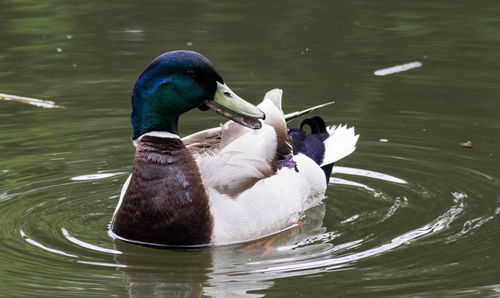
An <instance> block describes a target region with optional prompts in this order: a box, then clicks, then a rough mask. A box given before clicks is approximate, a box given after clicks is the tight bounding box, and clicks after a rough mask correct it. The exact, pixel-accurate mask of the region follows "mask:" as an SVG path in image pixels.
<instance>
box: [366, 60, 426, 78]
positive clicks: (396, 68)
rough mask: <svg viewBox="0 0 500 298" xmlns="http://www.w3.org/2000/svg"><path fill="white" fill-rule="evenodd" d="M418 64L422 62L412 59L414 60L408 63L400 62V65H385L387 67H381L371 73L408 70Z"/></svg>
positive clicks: (388, 73) (379, 73) (378, 74)
mask: <svg viewBox="0 0 500 298" xmlns="http://www.w3.org/2000/svg"><path fill="white" fill-rule="evenodd" d="M420 66H422V62H420V61H414V62H409V63H405V64H401V65H395V66H391V67H387V68H382V69H379V70H376V71H375V72H374V73H373V74H374V75H376V76H386V75H390V74H393V73H397V72H402V71H406V70H410V69H413V68H417V67H420Z"/></svg>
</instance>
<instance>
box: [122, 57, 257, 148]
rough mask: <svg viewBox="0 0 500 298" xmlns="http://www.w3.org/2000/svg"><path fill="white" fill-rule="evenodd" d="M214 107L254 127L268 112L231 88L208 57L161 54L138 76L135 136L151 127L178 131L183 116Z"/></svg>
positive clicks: (133, 123) (134, 111)
mask: <svg viewBox="0 0 500 298" xmlns="http://www.w3.org/2000/svg"><path fill="white" fill-rule="evenodd" d="M194 108H200V109H202V110H208V109H212V110H215V111H216V112H218V113H219V114H221V115H223V116H225V117H228V118H230V119H232V120H234V121H236V122H238V123H240V124H242V125H245V126H247V127H250V128H254V129H257V128H260V127H261V123H260V121H259V120H258V119H264V117H265V115H264V113H263V112H262V111H260V110H259V109H258V108H257V107H255V106H254V105H252V104H250V103H248V102H246V101H244V100H243V99H241V98H240V97H239V96H237V95H236V94H235V93H234V92H233V91H231V89H229V88H228V87H227V86H226V84H224V81H223V80H222V77H221V76H220V75H219V73H218V72H217V71H216V70H215V68H214V66H213V65H212V63H210V61H208V59H207V58H205V57H204V56H202V55H201V54H199V53H196V52H192V51H173V52H167V53H165V54H163V55H161V56H159V57H157V58H156V59H155V60H154V61H153V62H152V63H151V65H149V66H148V68H146V70H145V71H144V72H143V73H142V74H141V76H140V77H139V79H138V80H137V82H136V84H135V87H134V92H133V95H132V126H133V129H134V131H133V134H132V139H136V138H138V137H139V136H140V135H142V134H144V133H146V132H150V131H167V132H171V133H175V134H177V133H178V130H177V123H178V120H179V116H180V115H181V114H183V113H185V112H187V111H189V110H191V109H194Z"/></svg>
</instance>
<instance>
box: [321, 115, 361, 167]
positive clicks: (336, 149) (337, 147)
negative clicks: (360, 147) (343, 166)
mask: <svg viewBox="0 0 500 298" xmlns="http://www.w3.org/2000/svg"><path fill="white" fill-rule="evenodd" d="M327 131H328V133H329V134H330V136H329V137H328V138H327V139H326V140H325V142H324V143H325V158H324V159H323V163H322V164H321V166H324V165H328V164H331V163H333V162H336V161H338V160H340V159H342V158H344V157H346V156H347V155H349V154H351V153H352V152H354V150H355V149H356V142H357V141H358V138H359V135H356V134H355V132H354V127H349V128H348V127H347V125H339V126H335V125H334V126H329V127H327Z"/></svg>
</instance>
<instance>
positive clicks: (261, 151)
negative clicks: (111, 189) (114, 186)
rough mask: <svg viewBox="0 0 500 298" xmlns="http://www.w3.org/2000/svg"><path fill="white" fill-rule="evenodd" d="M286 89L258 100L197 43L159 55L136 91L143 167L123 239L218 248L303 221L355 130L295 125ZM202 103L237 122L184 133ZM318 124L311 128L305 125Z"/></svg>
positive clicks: (116, 232)
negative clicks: (284, 100)
mask: <svg viewBox="0 0 500 298" xmlns="http://www.w3.org/2000/svg"><path fill="white" fill-rule="evenodd" d="M281 97H282V91H281V90H279V89H274V90H271V91H269V92H268V93H267V94H266V95H265V97H264V100H263V101H262V103H260V104H259V105H258V106H254V105H252V104H250V103H249V102H247V101H245V100H243V99H242V98H240V97H239V96H238V95H236V93H234V92H233V91H232V90H231V89H230V88H229V87H228V86H227V85H226V83H225V82H224V80H223V79H222V77H221V76H220V75H219V73H218V72H217V71H216V69H215V67H214V66H213V65H212V63H211V62H210V61H209V60H208V59H207V58H205V57H204V56H202V55H201V54H199V53H196V52H193V51H183V50H181V51H172V52H167V53H165V54H163V55H161V56H159V57H157V58H156V59H155V60H154V61H153V62H152V63H151V65H149V66H148V67H147V68H146V70H145V71H144V72H143V73H142V74H141V75H140V77H139V78H138V80H137V82H136V84H135V87H134V90H133V95H132V115H131V122H132V127H133V133H132V139H133V142H134V144H135V146H136V151H135V157H134V165H133V170H132V173H131V175H130V176H129V178H128V179H127V181H126V182H125V184H124V186H123V188H122V192H121V195H120V200H119V203H118V206H117V207H116V210H115V213H114V215H113V218H112V221H111V224H110V234H111V235H112V236H113V237H115V238H118V239H121V240H124V241H128V242H133V243H136V244H143V245H153V246H212V245H221V244H233V243H241V242H246V241H251V240H255V239H259V238H262V237H265V236H268V235H272V234H274V233H277V232H280V231H283V230H286V229H288V228H290V227H294V226H296V225H297V224H298V223H299V221H300V219H301V216H303V212H304V211H305V210H306V209H308V208H310V207H312V206H314V205H317V204H318V203H319V202H320V201H321V199H322V198H323V197H324V194H325V191H326V187H327V183H325V178H326V181H328V178H329V176H330V174H331V170H332V166H333V163H334V162H335V161H337V160H339V159H340V158H343V157H345V156H346V155H349V154H350V153H352V152H353V151H354V149H355V145H356V142H357V139H358V135H355V134H354V129H353V128H347V127H346V126H337V127H336V126H332V127H326V126H325V123H324V122H323V120H322V119H321V118H320V117H313V118H310V119H306V120H304V121H302V123H301V125H300V127H299V128H294V129H290V130H289V129H288V128H287V123H286V121H287V120H289V119H291V118H293V117H297V116H299V115H301V114H304V113H306V112H308V111H310V110H313V109H314V108H312V109H308V110H305V111H302V112H295V113H292V114H287V115H285V114H284V113H283V111H282V108H281ZM195 108H199V109H201V110H203V111H205V110H213V111H215V112H217V113H219V114H221V115H222V116H225V117H227V118H229V119H230V120H229V121H228V122H226V123H224V124H222V125H221V126H220V127H217V128H212V129H207V130H203V131H201V132H198V133H195V134H193V135H190V136H187V137H184V138H182V139H181V138H180V137H179V133H178V120H179V116H180V115H182V114H183V113H185V112H187V111H189V110H191V109H195ZM305 125H307V126H310V132H306V131H305V130H304V129H303V128H304V126H305Z"/></svg>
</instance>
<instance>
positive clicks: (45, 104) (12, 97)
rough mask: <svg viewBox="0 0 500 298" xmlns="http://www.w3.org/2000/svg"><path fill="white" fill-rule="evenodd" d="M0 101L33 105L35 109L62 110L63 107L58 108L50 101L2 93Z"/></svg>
mask: <svg viewBox="0 0 500 298" xmlns="http://www.w3.org/2000/svg"><path fill="white" fill-rule="evenodd" d="M0 100H13V101H17V102H22V103H27V104H30V105H34V106H37V107H42V108H48V109H52V108H64V107H63V106H59V105H57V104H56V103H55V102H53V101H51V100H42V99H36V98H31V97H24V96H17V95H11V94H4V93H0Z"/></svg>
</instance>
